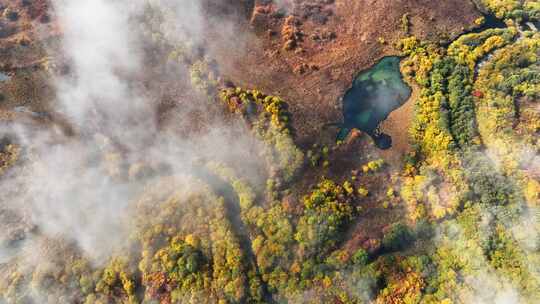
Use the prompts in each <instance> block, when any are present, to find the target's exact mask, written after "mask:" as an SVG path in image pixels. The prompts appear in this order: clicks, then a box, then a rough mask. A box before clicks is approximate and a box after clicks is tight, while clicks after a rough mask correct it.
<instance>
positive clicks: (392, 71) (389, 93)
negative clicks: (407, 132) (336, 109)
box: [337, 56, 412, 149]
mask: <svg viewBox="0 0 540 304" xmlns="http://www.w3.org/2000/svg"><path fill="white" fill-rule="evenodd" d="M399 62H400V58H399V57H396V56H392V57H385V58H383V59H382V60H381V61H379V62H378V63H377V64H375V65H374V66H373V67H372V68H370V69H368V70H367V71H363V72H361V73H360V74H359V75H358V76H357V77H356V78H355V80H354V81H353V84H352V87H351V88H350V89H349V90H348V91H347V92H346V93H345V95H344V96H343V99H342V102H343V119H344V120H343V123H341V124H337V126H338V127H339V133H338V136H337V139H338V140H344V139H345V138H346V137H347V136H348V135H349V133H350V132H351V130H353V129H358V130H360V131H363V132H365V133H366V134H368V135H369V136H370V137H371V138H372V139H373V142H374V143H375V145H376V146H377V147H378V148H380V149H389V148H391V147H392V138H391V137H390V136H389V135H387V134H384V133H382V132H381V131H380V128H379V125H380V123H381V122H382V121H384V120H385V119H386V118H388V115H389V114H390V113H391V112H392V111H394V110H396V109H397V108H399V107H400V106H402V105H403V104H404V103H405V102H406V101H407V100H408V99H409V97H410V96H411V92H412V91H411V88H410V87H409V86H408V85H407V84H406V83H405V82H404V81H403V78H402V75H401V72H400V70H399Z"/></svg>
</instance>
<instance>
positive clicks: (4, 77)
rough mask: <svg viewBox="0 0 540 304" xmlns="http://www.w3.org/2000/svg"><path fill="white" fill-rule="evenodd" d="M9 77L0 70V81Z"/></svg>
mask: <svg viewBox="0 0 540 304" xmlns="http://www.w3.org/2000/svg"><path fill="white" fill-rule="evenodd" d="M9 78H10V77H9V76H8V75H7V74H5V73H2V72H0V81H8V80H9Z"/></svg>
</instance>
